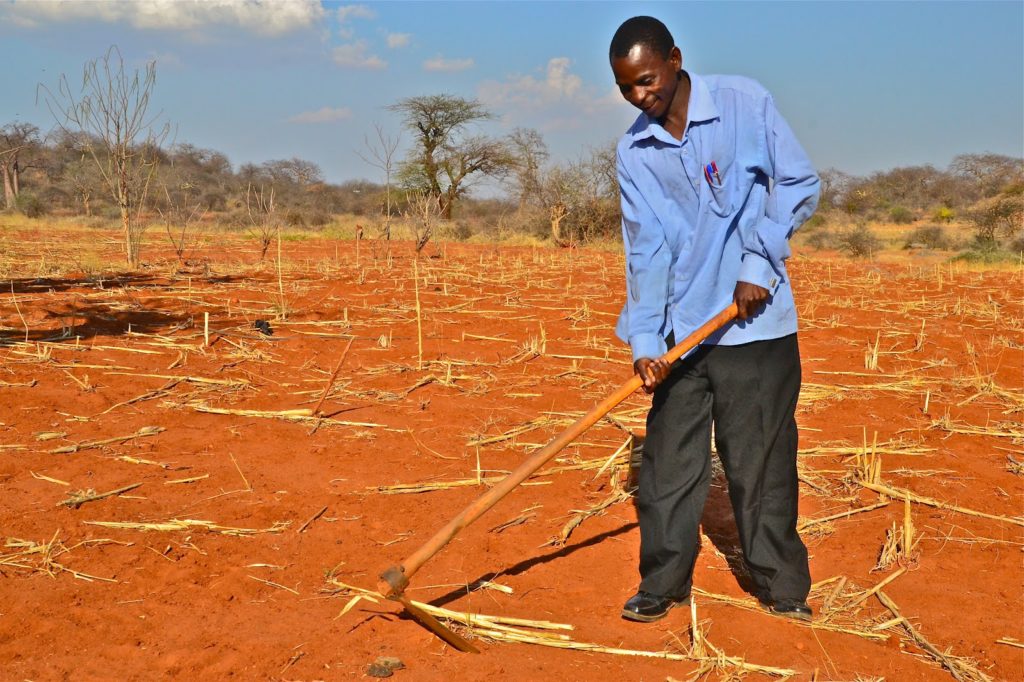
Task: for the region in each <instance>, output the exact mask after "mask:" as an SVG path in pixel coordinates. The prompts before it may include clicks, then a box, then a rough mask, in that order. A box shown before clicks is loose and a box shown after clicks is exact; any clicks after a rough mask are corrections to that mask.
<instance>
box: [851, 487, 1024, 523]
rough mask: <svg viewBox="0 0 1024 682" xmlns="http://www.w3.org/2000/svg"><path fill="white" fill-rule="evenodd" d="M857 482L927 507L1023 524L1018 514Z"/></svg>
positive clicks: (904, 489) (870, 488) (882, 492)
mask: <svg viewBox="0 0 1024 682" xmlns="http://www.w3.org/2000/svg"><path fill="white" fill-rule="evenodd" d="M859 483H860V484H861V485H862V486H864V487H865V488H867V489H868V490H873V491H875V492H876V493H880V494H882V495H888V496H889V497H894V498H899V497H902V498H905V499H909V500H910V501H911V502H916V503H918V504H923V505H925V506H928V507H935V508H936V509H945V510H947V511H953V512H957V513H959V514H965V515H967V516H977V517H979V518H983V519H991V520H993V521H1003V522H1005V523H1012V524H1014V525H1017V526H1024V518H1022V517H1019V516H999V515H998V514H986V513H985V512H980V511H975V510H973V509H967V508H966V507H958V506H957V505H955V504H946V503H945V502H940V501H938V500H935V499H932V498H930V497H924V496H922V495H918V494H917V493H915V492H913V491H910V490H907V489H906V488H895V487H892V486H887V485H882V484H881V483H869V482H867V481H859Z"/></svg>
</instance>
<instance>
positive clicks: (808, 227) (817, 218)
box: [800, 211, 828, 232]
mask: <svg viewBox="0 0 1024 682" xmlns="http://www.w3.org/2000/svg"><path fill="white" fill-rule="evenodd" d="M826 224H828V218H827V217H826V216H825V214H824V213H822V212H821V211H819V212H817V213H815V214H814V215H812V216H811V217H810V219H808V221H807V222H806V223H804V224H803V226H801V228H800V229H801V230H804V231H807V232H810V231H812V230H817V229H819V228H822V227H825V225H826Z"/></svg>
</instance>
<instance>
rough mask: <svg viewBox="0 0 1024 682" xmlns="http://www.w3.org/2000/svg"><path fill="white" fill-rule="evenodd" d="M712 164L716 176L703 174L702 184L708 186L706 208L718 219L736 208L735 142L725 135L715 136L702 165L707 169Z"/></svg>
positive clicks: (738, 180)
mask: <svg viewBox="0 0 1024 682" xmlns="http://www.w3.org/2000/svg"><path fill="white" fill-rule="evenodd" d="M712 162H714V164H715V166H717V167H718V175H717V176H716V175H715V173H714V172H713V171H712V172H711V173H707V172H705V173H704V184H706V185H707V186H708V208H709V209H710V210H711V212H712V213H714V214H715V215H717V216H719V217H722V218H724V217H727V216H729V215H732V213H733V210H734V209H735V208H736V193H737V188H738V187H739V186H740V178H738V177H736V172H737V168H736V141H735V140H734V139H729V136H727V135H721V134H720V135H716V139H715V143H714V145H713V151H712V153H711V156H710V158H708V159H707V161H706V162H705V164H704V167H705V168H707V167H708V166H710V165H711V163H712Z"/></svg>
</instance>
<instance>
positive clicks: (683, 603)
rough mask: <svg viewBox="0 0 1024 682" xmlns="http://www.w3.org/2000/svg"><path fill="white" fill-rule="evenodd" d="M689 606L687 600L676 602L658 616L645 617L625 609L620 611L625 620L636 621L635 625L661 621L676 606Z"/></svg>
mask: <svg viewBox="0 0 1024 682" xmlns="http://www.w3.org/2000/svg"><path fill="white" fill-rule="evenodd" d="M689 605H690V600H689V599H687V600H685V601H677V602H674V603H673V604H672V605H671V606H669V607H668V608H667V609H665V611H664V612H663V613H659V614H657V615H654V616H645V615H643V614H639V613H636V612H634V611H628V610H626V609H622V617H623V618H625V619H626V620H632V621H636V622H637V623H653V622H654V621H656V620H661V619H662V618H664V617H665V616H667V615H668V612H669V611H671V610H672V609H674V608H676V607H677V606H689Z"/></svg>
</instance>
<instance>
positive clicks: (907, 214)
mask: <svg viewBox="0 0 1024 682" xmlns="http://www.w3.org/2000/svg"><path fill="white" fill-rule="evenodd" d="M889 220H891V221H892V222H894V223H896V224H897V225H907V224H908V223H912V222H914V212H913V211H911V210H910V209H909V208H907V207H906V206H893V207H892V208H890V209H889Z"/></svg>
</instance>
